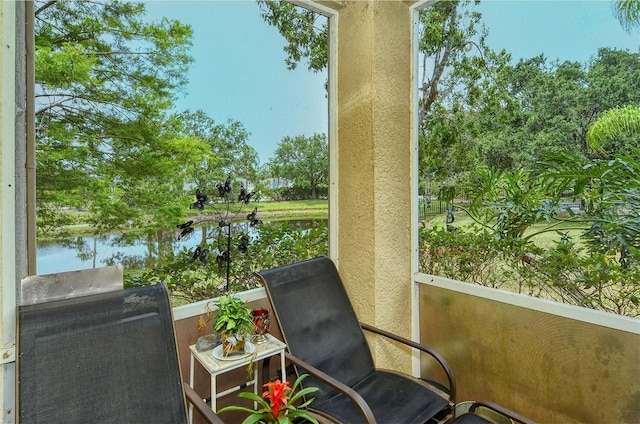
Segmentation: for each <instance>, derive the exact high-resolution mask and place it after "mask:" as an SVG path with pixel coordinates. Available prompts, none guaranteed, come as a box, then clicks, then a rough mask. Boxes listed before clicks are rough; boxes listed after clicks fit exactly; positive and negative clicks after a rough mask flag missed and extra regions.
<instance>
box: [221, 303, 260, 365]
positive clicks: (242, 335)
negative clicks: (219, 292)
mask: <svg viewBox="0 0 640 424" xmlns="http://www.w3.org/2000/svg"><path fill="white" fill-rule="evenodd" d="M213 305H214V306H215V307H217V308H218V314H217V315H216V316H215V317H214V318H213V320H214V321H213V331H215V332H216V333H218V334H220V336H221V337H222V352H223V354H224V355H225V356H228V355H230V354H233V353H242V352H244V347H245V342H246V339H248V338H249V337H251V336H252V335H253V332H254V330H255V325H254V323H253V320H252V319H251V308H250V307H248V306H247V305H246V304H245V303H244V301H243V300H242V299H240V298H238V297H234V296H222V297H219V298H218V299H215V300H214V301H213Z"/></svg>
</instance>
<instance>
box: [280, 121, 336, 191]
mask: <svg viewBox="0 0 640 424" xmlns="http://www.w3.org/2000/svg"><path fill="white" fill-rule="evenodd" d="M268 166H269V168H270V170H271V175H272V176H274V177H276V178H284V179H287V180H290V181H293V183H294V184H295V185H296V186H298V187H309V196H310V198H311V199H317V198H318V188H319V187H321V186H323V185H326V184H328V181H329V146H328V143H327V136H326V135H325V134H314V135H313V136H311V137H305V136H302V135H299V136H295V137H285V138H283V139H282V141H280V143H278V148H277V149H276V151H275V153H274V156H273V158H272V159H271V160H270V161H269V164H268Z"/></svg>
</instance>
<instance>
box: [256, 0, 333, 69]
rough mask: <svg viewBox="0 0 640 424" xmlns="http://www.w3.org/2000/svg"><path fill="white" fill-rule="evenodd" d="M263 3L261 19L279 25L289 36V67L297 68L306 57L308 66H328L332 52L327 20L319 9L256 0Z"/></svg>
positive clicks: (268, 0) (286, 37)
mask: <svg viewBox="0 0 640 424" xmlns="http://www.w3.org/2000/svg"><path fill="white" fill-rule="evenodd" d="M257 2H258V4H259V5H260V6H261V10H262V19H264V21H265V22H267V23H268V24H269V25H272V26H275V27H276V28H278V31H279V32H280V34H281V35H282V36H283V37H284V38H285V40H287V43H288V44H287V45H286V46H285V47H284V51H285V52H286V53H287V59H286V63H287V67H288V68H289V69H295V68H296V67H297V66H298V63H300V61H301V60H302V59H303V58H306V59H307V60H308V69H309V70H310V71H313V72H319V71H322V70H323V69H325V68H326V67H327V63H328V60H329V56H328V55H327V45H328V42H329V41H328V40H329V38H328V31H329V30H328V24H327V20H326V19H324V18H322V16H321V15H320V14H318V13H315V12H312V11H310V10H305V9H303V8H300V7H297V6H294V5H293V4H291V3H288V2H284V1H274V0H257Z"/></svg>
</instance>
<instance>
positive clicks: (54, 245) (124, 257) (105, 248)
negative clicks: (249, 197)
mask: <svg viewBox="0 0 640 424" xmlns="http://www.w3.org/2000/svg"><path fill="white" fill-rule="evenodd" d="M293 222H295V223H296V225H298V226H302V227H304V226H305V225H306V226H309V225H311V224H312V223H313V221H311V220H310V221H291V222H290V223H293ZM281 223H282V222H277V224H281ZM269 224H270V223H269V222H264V223H263V225H269ZM274 224H276V223H274ZM238 225H241V226H242V227H243V228H242V230H243V231H247V232H248V233H249V235H250V236H255V231H252V230H253V229H252V228H251V227H248V226H247V225H246V224H245V223H242V224H238ZM217 229H218V228H217V226H213V227H197V228H196V230H195V231H194V232H193V233H192V234H191V235H190V236H189V237H187V238H185V239H182V240H178V239H177V237H176V236H177V234H178V232H177V231H173V230H166V231H158V232H156V233H154V234H152V235H149V236H147V237H143V238H137V239H133V240H124V239H123V238H122V235H120V234H110V235H107V236H84V237H75V238H74V239H73V240H72V243H71V244H63V243H62V242H60V241H51V240H47V241H39V242H38V248H37V252H36V256H37V257H36V260H37V267H38V269H37V273H38V274H40V275H42V274H52V273H58V272H66V271H76V270H81V269H88V268H101V267H104V266H108V265H123V266H124V267H125V268H142V267H144V268H150V267H153V266H154V264H155V263H156V262H157V260H158V257H163V256H166V255H167V254H168V253H170V252H171V251H173V252H174V253H177V252H179V251H181V250H182V249H183V248H186V249H193V248H194V247H196V246H198V245H199V244H200V243H201V242H202V240H203V238H204V237H206V236H207V235H209V237H208V239H209V240H211V237H210V236H211V234H212V233H213V232H215V231H217Z"/></svg>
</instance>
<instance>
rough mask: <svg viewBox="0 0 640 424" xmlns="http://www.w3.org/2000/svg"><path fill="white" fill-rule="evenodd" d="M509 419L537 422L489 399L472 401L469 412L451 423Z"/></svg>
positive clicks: (491, 422) (487, 423)
mask: <svg viewBox="0 0 640 424" xmlns="http://www.w3.org/2000/svg"><path fill="white" fill-rule="evenodd" d="M496 414H497V415H496ZM509 421H510V422H514V423H522V424H537V423H536V422H535V421H532V420H530V419H529V418H527V417H525V416H523V415H520V414H518V413H517V412H514V411H511V410H510V409H507V408H504V407H503V406H500V405H498V404H496V403H493V402H489V401H478V402H474V403H472V404H471V406H470V407H469V412H466V413H464V414H462V415H460V416H459V417H456V419H455V420H453V421H452V423H451V424H494V423H496V422H509Z"/></svg>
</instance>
